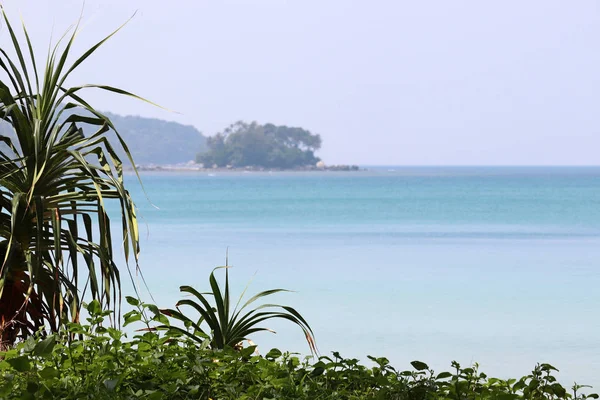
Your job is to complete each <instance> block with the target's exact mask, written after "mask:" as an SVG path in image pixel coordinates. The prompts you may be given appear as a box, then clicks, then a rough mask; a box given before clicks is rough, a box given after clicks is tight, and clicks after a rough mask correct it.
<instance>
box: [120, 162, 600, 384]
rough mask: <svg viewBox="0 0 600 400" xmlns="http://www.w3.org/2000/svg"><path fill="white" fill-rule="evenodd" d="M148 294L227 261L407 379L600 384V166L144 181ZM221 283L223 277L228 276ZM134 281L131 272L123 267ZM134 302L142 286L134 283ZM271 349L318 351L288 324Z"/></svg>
mask: <svg viewBox="0 0 600 400" xmlns="http://www.w3.org/2000/svg"><path fill="white" fill-rule="evenodd" d="M126 179H127V181H128V183H129V189H130V191H131V193H132V195H133V197H134V199H135V201H136V204H137V206H138V208H139V217H140V232H141V233H140V235H141V246H142V251H141V255H140V267H141V270H142V272H143V275H144V278H145V283H146V285H147V288H148V289H146V287H145V286H144V284H143V282H142V280H141V278H140V276H139V275H137V276H136V277H135V282H136V284H137V285H139V288H140V291H141V293H142V296H143V298H144V299H145V300H146V301H148V302H154V303H156V304H157V305H159V306H160V307H174V305H175V303H176V302H177V300H178V299H180V298H183V296H182V295H181V294H180V293H179V286H180V285H192V286H194V287H196V288H197V289H198V290H200V291H208V290H209V288H210V286H209V282H208V277H209V274H210V273H211V271H212V270H213V269H214V268H215V267H217V266H222V265H225V263H226V262H227V263H228V265H230V266H231V267H232V268H231V269H230V270H229V271H230V279H231V290H232V293H233V295H234V296H238V295H239V294H241V293H242V292H243V291H244V290H245V289H246V288H247V291H246V297H248V296H249V295H252V294H254V293H256V292H258V291H261V290H266V289H272V288H285V289H289V290H290V291H291V292H288V293H280V294H277V295H274V296H272V298H270V299H267V300H268V302H269V303H277V304H284V305H290V306H292V307H294V308H295V309H296V310H298V311H299V312H300V313H301V314H302V315H303V316H304V317H305V318H306V320H307V321H308V322H309V324H310V325H311V327H312V329H313V331H314V333H315V336H316V340H317V345H318V348H319V351H320V354H321V355H324V356H331V355H332V352H333V351H337V352H339V353H340V354H341V355H342V356H343V357H346V358H357V359H359V360H360V361H361V362H363V363H365V364H367V365H371V362H370V361H369V359H368V358H367V355H371V356H374V357H386V358H388V359H389V360H390V363H391V364H392V365H393V366H394V367H395V368H396V369H398V370H405V369H410V368H411V366H410V362H411V361H413V360H420V361H423V362H426V363H427V364H428V365H429V366H430V367H431V368H433V369H434V370H435V371H436V372H441V371H447V370H451V368H450V363H451V362H452V361H453V360H455V361H457V362H459V363H460V364H461V365H462V366H470V365H473V364H474V363H478V365H479V368H480V369H481V370H482V371H484V372H485V373H487V374H488V375H489V376H497V377H501V378H507V377H520V376H522V375H526V374H528V373H529V372H530V371H531V370H532V369H533V367H534V366H535V365H536V363H538V362H540V363H542V362H545V363H550V364H552V365H554V366H555V367H556V368H558V369H559V371H560V372H559V373H558V374H557V376H558V378H559V381H560V382H561V383H563V384H564V385H572V384H573V382H575V381H576V382H577V383H580V384H591V385H594V386H595V387H596V389H597V390H600V290H599V288H600V167H395V166H386V167H367V168H366V170H364V171H357V172H332V171H321V172H312V171H311V172H247V173H246V172H223V171H215V172H144V173H142V174H141V180H142V182H143V188H142V186H141V185H140V184H139V183H138V182H137V180H136V178H135V176H133V175H129V176H127V178H126ZM215 274H216V276H217V277H218V278H219V279H222V278H223V277H224V272H223V270H217V271H215ZM124 276H125V274H124ZM124 290H125V291H126V293H124V294H131V293H127V291H128V290H131V288H130V287H129V288H128V286H127V285H125V289H124ZM264 326H266V327H268V328H271V329H273V330H275V331H276V332H277V333H276V334H273V333H269V332H265V333H258V334H256V335H254V336H253V337H252V340H253V342H254V343H256V344H257V345H258V351H259V352H261V353H263V354H264V353H266V352H267V351H268V350H269V349H271V348H279V349H281V350H287V351H292V352H297V353H299V354H300V355H301V356H302V357H303V356H305V355H308V354H310V352H309V347H308V345H307V344H306V342H305V339H304V335H303V334H302V332H301V331H300V329H298V328H297V327H296V326H294V325H292V324H290V323H286V322H285V321H283V322H282V321H279V322H278V321H274V322H266V323H265V324H264Z"/></svg>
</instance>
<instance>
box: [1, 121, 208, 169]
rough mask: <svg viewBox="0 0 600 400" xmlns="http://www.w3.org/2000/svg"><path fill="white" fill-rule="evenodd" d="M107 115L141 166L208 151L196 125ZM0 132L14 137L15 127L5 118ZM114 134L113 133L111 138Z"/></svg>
mask: <svg viewBox="0 0 600 400" xmlns="http://www.w3.org/2000/svg"><path fill="white" fill-rule="evenodd" d="M105 114H106V115H107V116H108V117H109V118H110V119H111V120H112V122H113V124H114V125H115V127H116V128H117V130H118V131H119V133H120V134H121V136H122V137H123V139H124V140H125V142H126V143H127V146H128V147H129V150H130V151H131V155H132V156H133V160H134V161H135V163H136V164H138V165H140V164H178V163H185V162H188V161H192V160H194V159H195V158H196V154H197V153H198V152H202V151H205V150H206V138H205V137H204V136H203V135H202V134H201V133H200V131H198V130H197V129H196V128H194V127H193V126H190V125H182V124H179V123H177V122H169V121H164V120H161V119H156V118H144V117H137V116H122V115H118V114H113V113H108V112H107V113H105ZM84 129H85V128H84ZM86 132H87V130H86ZM90 133H91V132H88V133H87V134H90ZM0 134H2V135H7V136H9V137H12V138H14V133H13V132H12V129H11V128H10V126H9V125H8V123H6V122H4V121H0ZM113 135H114V134H113V133H109V138H110V139H111V140H112V139H113V137H111V136H113ZM114 140H116V138H114ZM113 143H115V146H114V147H115V150H116V151H117V153H118V155H119V157H120V158H121V161H123V163H124V164H125V165H127V164H129V161H128V160H127V157H126V156H125V154H124V151H123V150H121V149H120V148H119V145H118V144H116V142H115V141H113ZM4 146H5V144H4V143H0V150H2V149H3V147H4Z"/></svg>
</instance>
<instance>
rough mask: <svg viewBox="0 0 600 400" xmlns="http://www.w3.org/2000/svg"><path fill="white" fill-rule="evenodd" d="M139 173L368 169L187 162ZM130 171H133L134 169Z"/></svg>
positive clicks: (148, 167) (156, 166) (145, 167)
mask: <svg viewBox="0 0 600 400" xmlns="http://www.w3.org/2000/svg"><path fill="white" fill-rule="evenodd" d="M135 167H136V169H137V170H138V171H160V172H194V171H196V172H225V171H231V172H276V171H278V172H294V171H296V172H307V171H317V172H318V171H348V172H351V171H366V170H367V169H366V168H361V167H359V166H358V165H353V164H333V165H326V164H325V163H323V162H318V163H317V164H315V165H306V166H302V167H294V168H267V167H261V166H245V167H234V166H232V165H227V166H225V167H219V166H217V165H212V166H205V165H204V164H198V163H195V162H192V161H190V162H187V163H181V164H139V165H136V166H135ZM128 169H130V170H133V168H132V167H129V168H128Z"/></svg>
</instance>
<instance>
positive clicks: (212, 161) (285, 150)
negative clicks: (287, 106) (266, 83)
mask: <svg viewBox="0 0 600 400" xmlns="http://www.w3.org/2000/svg"><path fill="white" fill-rule="evenodd" d="M320 148H321V136H320V135H318V134H313V133H311V132H310V131H308V130H306V129H303V128H299V127H289V126H285V125H274V124H271V123H267V124H264V125H261V124H259V123H257V122H251V123H248V122H244V121H238V122H236V123H234V124H232V125H230V126H228V127H227V128H226V129H225V130H223V132H219V133H217V134H216V135H214V136H211V137H208V138H207V139H206V151H204V152H200V153H198V155H197V156H196V162H197V163H198V164H202V166H203V167H204V168H236V169H237V168H244V169H279V170H289V169H325V168H327V167H325V164H324V163H323V162H322V161H321V159H320V158H319V157H317V156H315V152H316V151H317V150H319V149H320ZM333 168H335V169H340V170H351V169H353V170H358V167H357V166H336V167H329V168H328V169H333Z"/></svg>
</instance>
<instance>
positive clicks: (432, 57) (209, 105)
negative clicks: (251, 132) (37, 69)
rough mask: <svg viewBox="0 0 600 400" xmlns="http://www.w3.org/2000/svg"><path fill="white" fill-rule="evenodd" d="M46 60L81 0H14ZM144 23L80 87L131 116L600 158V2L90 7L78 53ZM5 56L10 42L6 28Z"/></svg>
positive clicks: (555, 160)
mask: <svg viewBox="0 0 600 400" xmlns="http://www.w3.org/2000/svg"><path fill="white" fill-rule="evenodd" d="M3 4H4V5H5V8H6V9H7V12H8V13H9V16H10V17H11V18H12V20H13V21H14V22H15V25H18V22H19V17H20V15H22V17H23V19H24V21H25V23H26V24H27V26H28V29H29V31H30V35H31V36H32V39H33V41H34V43H35V44H36V46H37V47H36V49H37V51H38V53H39V55H38V57H43V56H44V55H45V52H46V50H47V46H48V43H49V40H50V35H51V34H52V35H53V38H54V40H56V39H58V38H59V37H60V35H61V34H62V33H63V32H64V31H65V30H66V29H67V28H68V26H69V25H71V24H72V23H74V22H76V21H77V19H78V17H79V15H80V12H81V9H82V6H83V2H82V1H81V0H77V1H76V0H62V1H60V2H56V1H53V2H51V1H48V0H35V1H34V0H18V1H17V0H7V1H4V2H3ZM136 10H137V14H136V16H135V17H134V18H133V20H132V21H131V22H130V23H129V24H128V25H127V26H126V27H125V28H124V29H123V30H122V31H121V32H119V33H118V34H117V35H116V36H115V37H114V38H113V39H111V40H110V41H109V42H108V43H107V44H106V45H105V46H103V48H101V49H100V50H99V51H98V53H97V54H95V55H94V56H93V57H92V58H91V59H89V60H88V61H87V62H86V64H84V65H83V66H82V67H81V69H80V70H79V71H77V73H76V74H74V76H73V77H72V79H71V80H70V84H71V85H75V84H80V83H102V84H109V85H113V86H117V87H120V88H123V89H126V90H130V91H133V92H135V93H137V94H139V95H141V96H143V97H146V98H149V99H151V100H153V101H156V102H157V103H159V104H161V105H163V106H165V107H166V108H169V109H172V110H176V111H177V112H178V113H171V112H167V111H164V110H161V109H159V108H155V107H153V106H150V105H147V104H144V103H141V102H138V101H134V100H131V99H127V98H123V97H118V96H114V95H109V94H105V93H101V92H98V91H95V92H92V91H91V92H89V93H88V95H87V96H86V97H87V99H88V101H90V102H93V104H94V105H95V106H96V107H97V108H99V109H102V110H109V111H112V112H115V113H119V114H124V115H127V114H132V115H141V116H145V117H153V118H161V119H166V120H173V121H177V122H180V123H184V124H189V125H194V126H195V127H197V128H198V129H199V130H200V131H202V132H203V133H204V134H206V135H211V134H214V133H216V132H218V131H221V130H222V129H223V128H225V127H226V126H227V125H229V124H230V123H232V122H235V121H237V120H246V121H252V120H256V121H258V122H261V123H266V122H272V123H275V124H282V125H283V124H285V125H291V126H301V127H303V128H306V129H309V130H310V131H311V132H313V133H319V134H321V136H322V138H323V148H322V150H321V151H320V152H319V153H318V155H319V156H320V157H322V158H323V159H324V160H325V161H326V162H327V163H330V164H333V163H352V164H363V165H366V164H370V165H376V164H380V165H598V164H600V156H599V155H598V148H599V146H600V135H599V133H600V123H599V121H598V119H599V117H598V112H597V110H598V106H599V105H600V73H599V72H598V71H600V40H598V38H600V4H599V3H598V2H597V1H594V0H581V1H577V2H565V1H562V0H532V1H527V2H523V1H516V0H507V1H494V2H481V1H476V0H471V1H462V0H455V1H445V0H437V1H427V0H426V1H398V0H372V1H366V0H363V1H353V0H325V1H324V0H320V1H318V0H302V1H300V0H295V1H292V0H288V1H286V0H219V1H208V0H196V1H192V0H180V1H172V2H166V1H161V2H159V1H156V0H128V1H122V0H102V1H100V0H87V1H86V2H85V7H84V11H83V22H82V26H83V28H82V31H81V34H80V35H79V36H78V38H77V45H76V46H75V49H76V50H77V51H79V52H81V51H83V50H85V49H86V48H87V47H90V46H91V45H92V44H94V43H95V42H97V41H98V40H100V39H101V38H102V37H103V36H104V35H106V34H108V33H109V32H111V31H112V30H113V29H114V28H116V27H117V26H119V25H120V24H121V23H123V22H124V21H125V20H127V19H128V18H129V17H130V16H131V15H132V14H133V13H134V12H135V11H136ZM0 43H1V46H2V48H8V47H9V45H10V39H9V37H8V35H7V30H6V27H5V26H4V24H2V26H1V29H0Z"/></svg>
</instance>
